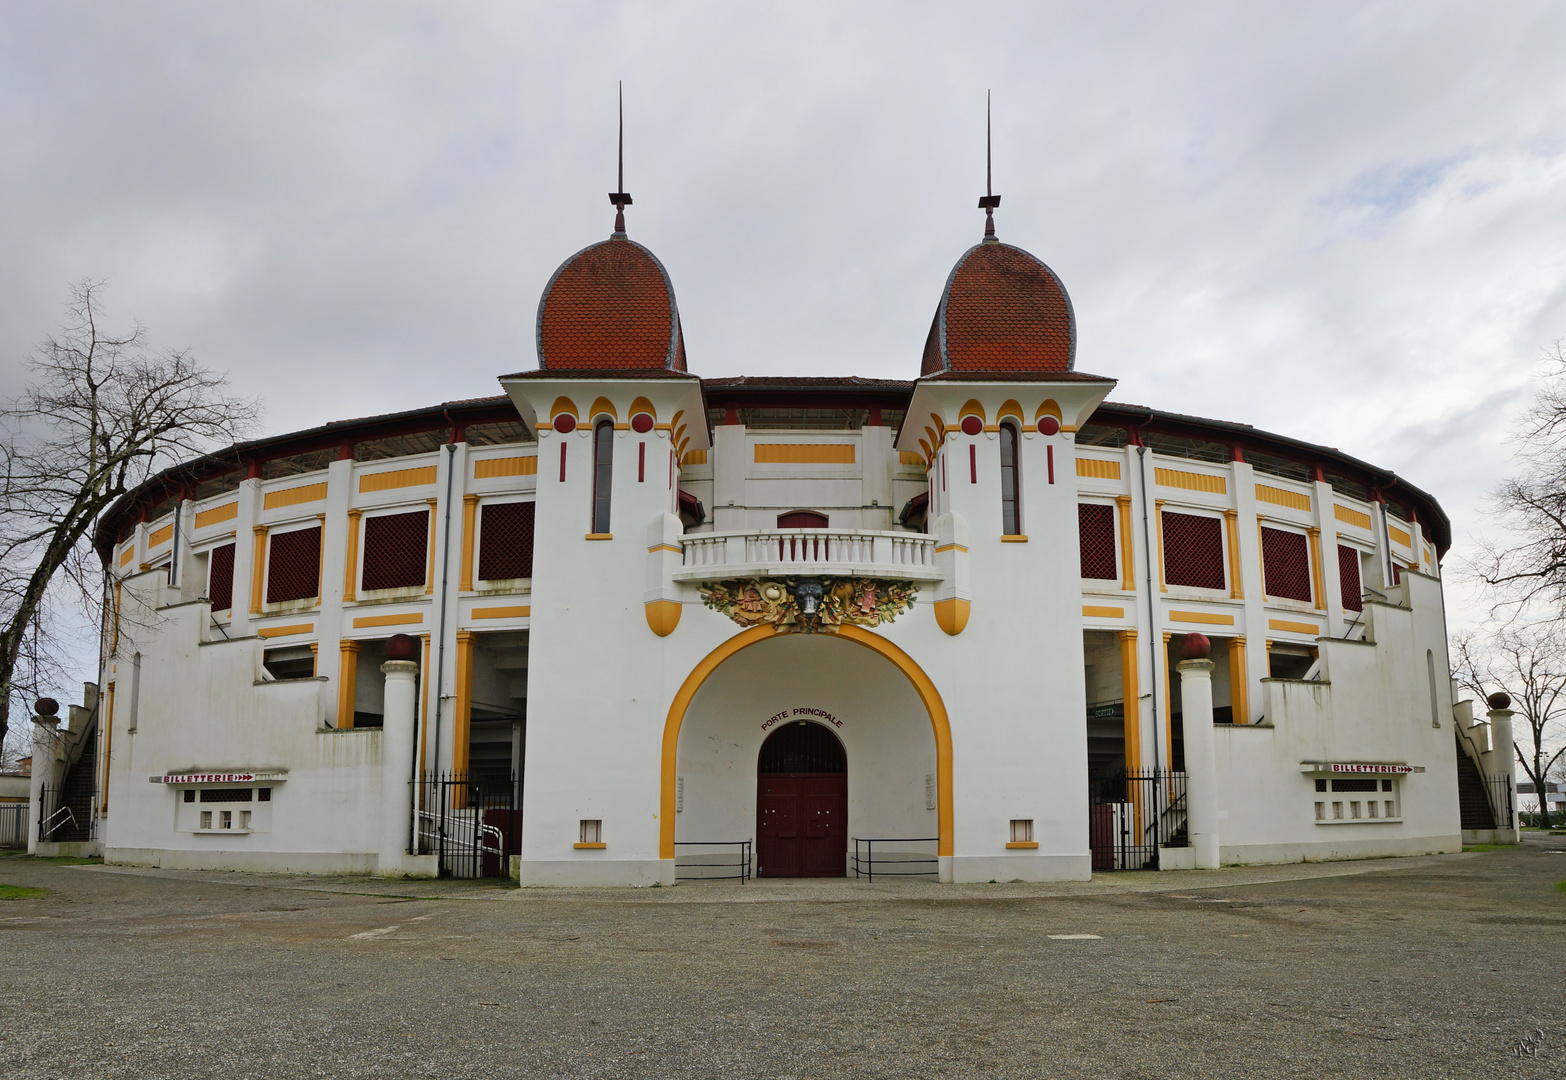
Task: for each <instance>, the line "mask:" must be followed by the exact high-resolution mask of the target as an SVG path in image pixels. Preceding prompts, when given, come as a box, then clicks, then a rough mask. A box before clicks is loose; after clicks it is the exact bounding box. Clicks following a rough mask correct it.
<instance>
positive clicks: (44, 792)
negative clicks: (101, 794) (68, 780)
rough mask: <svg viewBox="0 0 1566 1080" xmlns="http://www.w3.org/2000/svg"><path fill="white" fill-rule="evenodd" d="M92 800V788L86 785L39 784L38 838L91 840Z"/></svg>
mask: <svg viewBox="0 0 1566 1080" xmlns="http://www.w3.org/2000/svg"><path fill="white" fill-rule="evenodd" d="M92 800H93V790H92V788H91V787H88V786H85V785H80V784H76V785H73V784H44V785H42V787H41V789H40V791H39V796H38V802H39V826H38V842H39V843H42V844H82V843H86V842H87V841H89V840H91V839H92V833H93V817H92ZM23 842H24V843H25V842H26V841H25V840H24V841H23Z"/></svg>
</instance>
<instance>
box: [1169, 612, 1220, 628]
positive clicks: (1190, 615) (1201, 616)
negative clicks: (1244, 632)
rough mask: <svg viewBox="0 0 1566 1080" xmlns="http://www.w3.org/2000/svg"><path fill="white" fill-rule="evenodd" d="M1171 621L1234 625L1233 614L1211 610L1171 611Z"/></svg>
mask: <svg viewBox="0 0 1566 1080" xmlns="http://www.w3.org/2000/svg"><path fill="white" fill-rule="evenodd" d="M1169 621H1170V622H1190V623H1211V624H1213V625H1214V626H1233V625H1234V616H1233V615H1219V614H1217V613H1215V612H1211V611H1171V612H1170V613H1169Z"/></svg>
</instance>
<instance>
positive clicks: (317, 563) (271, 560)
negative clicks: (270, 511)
mask: <svg viewBox="0 0 1566 1080" xmlns="http://www.w3.org/2000/svg"><path fill="white" fill-rule="evenodd" d="M271 548H272V550H271V555H270V556H269V557H268V559H267V562H266V602H267V603H269V604H281V603H284V602H285V601H288V600H308V599H314V598H315V597H317V596H320V595H321V529H320V526H317V527H315V528H313V529H296V530H294V531H293V532H286V533H277V534H276V535H274V536H272V537H271Z"/></svg>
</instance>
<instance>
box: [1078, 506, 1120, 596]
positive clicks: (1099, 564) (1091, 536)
mask: <svg viewBox="0 0 1566 1080" xmlns="http://www.w3.org/2000/svg"><path fill="white" fill-rule="evenodd" d="M1077 532H1078V533H1079V534H1081V537H1082V541H1081V542H1082V576H1083V577H1085V578H1093V579H1094V580H1096V581H1114V580H1115V579H1116V578H1117V577H1119V576H1120V575H1119V574H1118V573H1117V572H1116V568H1115V508H1114V507H1113V506H1105V505H1104V504H1103V503H1078V504H1077Z"/></svg>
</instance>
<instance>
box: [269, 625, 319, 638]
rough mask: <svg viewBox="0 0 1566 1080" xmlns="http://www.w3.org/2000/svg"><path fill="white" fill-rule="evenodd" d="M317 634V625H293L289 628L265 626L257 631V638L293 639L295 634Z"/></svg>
mask: <svg viewBox="0 0 1566 1080" xmlns="http://www.w3.org/2000/svg"><path fill="white" fill-rule="evenodd" d="M314 632H315V623H308V622H307V623H293V624H291V625H289V626H263V627H262V628H261V629H259V630H257V631H256V637H263V638H269V637H293V636H294V635H295V634H310V633H314Z"/></svg>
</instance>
